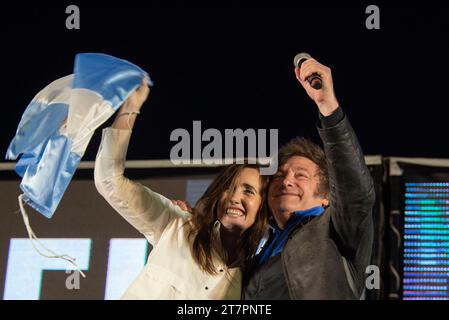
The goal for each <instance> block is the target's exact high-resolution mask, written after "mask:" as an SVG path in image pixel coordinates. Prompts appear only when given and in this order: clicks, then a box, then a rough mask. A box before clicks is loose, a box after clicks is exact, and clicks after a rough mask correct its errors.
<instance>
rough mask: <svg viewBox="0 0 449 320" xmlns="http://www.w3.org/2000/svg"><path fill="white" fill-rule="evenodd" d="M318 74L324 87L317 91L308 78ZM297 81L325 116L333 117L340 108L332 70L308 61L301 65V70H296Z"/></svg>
mask: <svg viewBox="0 0 449 320" xmlns="http://www.w3.org/2000/svg"><path fill="white" fill-rule="evenodd" d="M313 73H317V74H318V75H320V77H321V80H322V83H323V86H322V88H321V89H319V90H316V89H314V88H312V86H311V85H310V84H309V82H308V81H307V80H306V79H307V77H309V76H310V75H312V74H313ZM295 74H296V79H298V81H299V83H301V85H302V86H303V87H304V89H305V90H306V92H307V94H308V95H309V97H310V98H312V100H313V101H315V103H316V104H317V106H318V109H320V112H321V114H322V115H323V116H329V115H331V114H332V113H333V112H334V111H335V110H336V109H337V108H338V101H337V98H336V97H335V93H334V84H333V82H332V73H331V69H329V68H328V67H326V66H325V65H322V64H321V63H319V62H318V61H316V60H315V59H313V58H310V59H307V60H306V61H304V62H303V63H302V65H301V69H299V68H295Z"/></svg>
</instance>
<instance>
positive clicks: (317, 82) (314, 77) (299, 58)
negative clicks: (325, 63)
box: [293, 52, 323, 90]
mask: <svg viewBox="0 0 449 320" xmlns="http://www.w3.org/2000/svg"><path fill="white" fill-rule="evenodd" d="M310 58H312V57H311V56H310V54H308V53H305V52H301V53H298V54H297V55H296V56H295V58H294V59H293V64H294V65H295V67H296V68H299V69H300V70H301V66H302V64H303V62H305V61H306V60H307V59H310ZM306 80H307V82H308V83H310V85H311V86H312V88H314V89H316V90H319V89H321V87H322V86H323V83H322V81H321V77H320V75H319V74H317V73H313V74H311V75H310V76H308V77H306Z"/></svg>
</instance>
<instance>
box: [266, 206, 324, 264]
mask: <svg viewBox="0 0 449 320" xmlns="http://www.w3.org/2000/svg"><path fill="white" fill-rule="evenodd" d="M323 212H324V208H323V207H321V206H318V207H313V208H311V209H308V210H298V211H295V212H294V213H293V216H292V217H291V218H290V219H289V220H288V222H287V224H286V225H285V228H284V229H281V228H279V227H278V225H277V224H276V222H275V221H274V219H272V220H271V221H270V225H271V229H272V232H273V234H272V236H271V238H272V239H271V241H270V243H268V244H266V245H265V246H264V248H263V251H262V254H261V255H260V258H259V265H262V264H264V263H266V262H267V261H268V260H269V259H270V258H271V257H274V256H275V255H277V254H279V253H280V252H281V251H282V249H283V248H284V245H285V243H286V242H287V238H288V235H289V234H290V231H292V229H293V228H294V227H295V226H296V225H298V223H300V222H303V221H305V220H306V219H307V218H309V217H314V216H318V215H320V214H322V213H323Z"/></svg>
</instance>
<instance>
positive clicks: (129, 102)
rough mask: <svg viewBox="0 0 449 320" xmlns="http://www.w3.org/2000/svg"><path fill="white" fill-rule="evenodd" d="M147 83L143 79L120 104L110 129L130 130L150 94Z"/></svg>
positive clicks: (146, 80) (146, 79)
mask: <svg viewBox="0 0 449 320" xmlns="http://www.w3.org/2000/svg"><path fill="white" fill-rule="evenodd" d="M147 83H148V78H146V77H145V78H144V79H143V80H142V83H141V84H140V86H139V87H138V88H137V89H136V90H134V91H133V93H131V95H130V96H129V97H128V99H126V101H125V102H124V103H123V104H122V106H121V107H120V110H119V111H118V113H117V116H116V117H115V120H114V123H113V124H112V128H115V129H128V130H132V128H133V127H134V122H135V121H136V117H137V115H138V114H139V113H140V108H142V105H143V103H144V102H145V101H146V100H147V98H148V95H149V94H150V88H148V84H147Z"/></svg>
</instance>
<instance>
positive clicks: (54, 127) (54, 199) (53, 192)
mask: <svg viewBox="0 0 449 320" xmlns="http://www.w3.org/2000/svg"><path fill="white" fill-rule="evenodd" d="M144 77H148V79H150V78H149V76H148V74H147V73H146V72H145V71H143V70H142V69H140V68H139V67H137V66H136V65H134V64H132V63H130V62H128V61H125V60H121V59H117V58H115V57H112V56H109V55H105V54H98V53H83V54H78V55H77V56H76V59H75V68H74V74H72V75H69V76H66V77H63V78H60V79H58V80H56V81H54V82H52V83H51V84H49V85H48V86H47V87H46V88H45V89H43V90H42V91H41V92H39V93H38V94H37V95H36V96H35V97H34V99H33V100H32V101H31V103H30V104H29V105H28V107H27V108H26V110H25V112H24V114H23V116H22V119H21V121H20V123H19V126H18V128H17V132H16V135H15V137H14V138H13V140H12V142H11V144H10V146H9V148H8V151H7V153H6V159H9V160H15V159H17V157H18V156H19V155H22V156H21V157H20V160H19V161H18V162H17V164H16V172H17V173H18V174H19V175H20V176H21V177H22V182H21V184H20V188H21V190H22V191H23V197H22V198H23V200H24V201H25V202H26V203H27V204H28V205H30V206H31V207H33V208H34V209H36V210H37V211H39V212H40V213H42V214H43V215H44V216H46V217H47V218H51V217H52V216H53V214H54V212H55V210H56V208H57V206H58V204H59V202H60V200H61V198H62V196H63V194H64V191H65V190H66V188H67V186H68V185H69V183H70V181H71V179H72V176H73V174H74V173H75V170H76V168H77V166H78V164H79V162H80V160H81V158H82V157H83V155H84V152H85V150H86V148H87V145H88V143H89V141H90V139H91V138H92V135H93V134H94V131H95V129H96V128H98V127H99V126H100V125H101V124H102V123H104V122H105V121H106V120H107V119H108V118H109V117H111V115H112V114H113V113H114V112H115V111H116V110H117V109H118V108H119V107H120V105H121V104H122V103H123V102H124V101H125V100H126V98H127V97H128V96H129V95H130V94H131V93H132V92H133V90H135V89H136V88H137V87H138V86H139V85H140V84H141V83H142V80H143V79H144ZM148 84H149V85H150V86H151V85H152V82H151V80H148Z"/></svg>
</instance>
